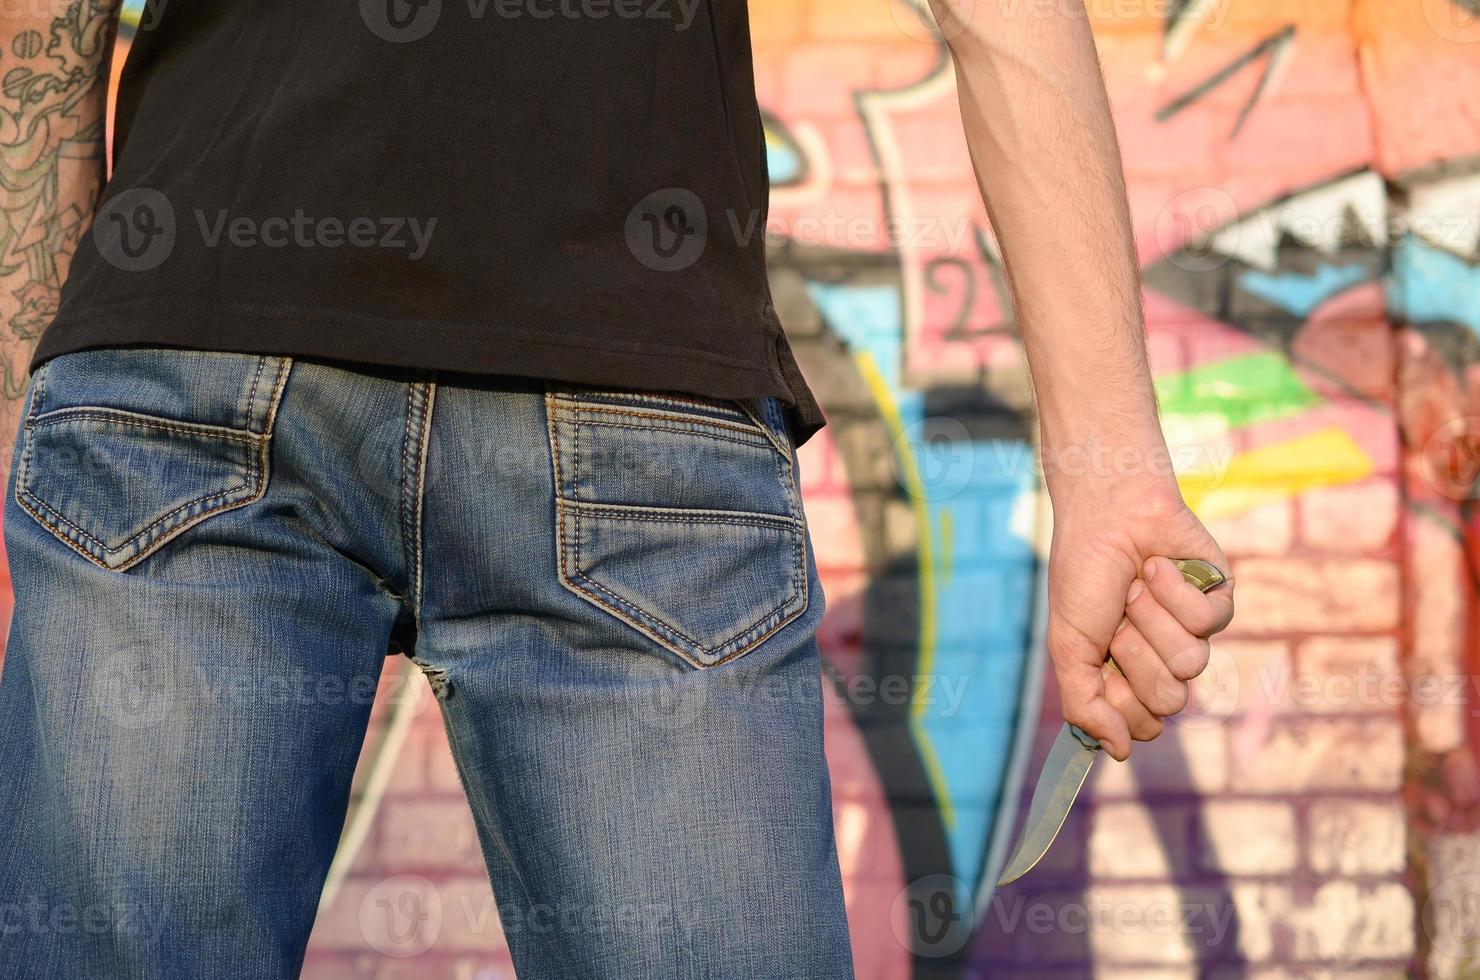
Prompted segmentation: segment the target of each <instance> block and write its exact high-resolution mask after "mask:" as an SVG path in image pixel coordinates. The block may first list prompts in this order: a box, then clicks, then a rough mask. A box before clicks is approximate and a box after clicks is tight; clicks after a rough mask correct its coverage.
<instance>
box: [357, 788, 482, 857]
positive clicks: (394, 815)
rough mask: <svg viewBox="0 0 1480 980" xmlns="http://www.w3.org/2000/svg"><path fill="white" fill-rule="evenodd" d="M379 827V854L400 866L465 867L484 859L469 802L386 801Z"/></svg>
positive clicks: (456, 800)
mask: <svg viewBox="0 0 1480 980" xmlns="http://www.w3.org/2000/svg"><path fill="white" fill-rule="evenodd" d="M379 825H380V852H381V854H382V855H384V857H385V859H386V860H388V861H393V862H395V864H397V865H399V866H402V867H414V868H449V869H451V868H466V867H468V866H469V865H470V864H476V863H479V862H481V860H482V852H481V851H480V850H479V847H478V835H477V830H476V828H475V827H474V824H473V814H472V812H471V811H470V810H469V809H468V804H467V801H466V800H462V799H432V800H428V801H425V802H412V801H403V800H399V799H390V800H386V801H385V802H384V803H383V804H382V808H381V814H380V820H379Z"/></svg>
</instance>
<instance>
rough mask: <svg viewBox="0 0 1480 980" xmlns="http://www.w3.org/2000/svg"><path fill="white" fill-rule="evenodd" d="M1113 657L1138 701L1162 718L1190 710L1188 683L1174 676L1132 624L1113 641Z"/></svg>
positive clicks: (1111, 650) (1126, 626)
mask: <svg viewBox="0 0 1480 980" xmlns="http://www.w3.org/2000/svg"><path fill="white" fill-rule="evenodd" d="M1110 655H1111V656H1112V657H1114V658H1115V663H1116V664H1117V665H1118V666H1119V667H1120V672H1121V673H1122V674H1124V675H1125V679H1126V680H1127V681H1128V682H1130V685H1131V691H1132V692H1134V693H1135V695H1136V700H1137V701H1140V702H1141V703H1142V704H1143V705H1145V706H1146V710H1147V711H1149V712H1151V713H1152V714H1153V715H1156V716H1157V717H1158V718H1165V717H1166V716H1167V715H1174V714H1176V713H1177V712H1179V711H1181V710H1182V709H1183V708H1185V707H1187V697H1188V691H1187V684H1186V683H1185V682H1183V681H1180V680H1178V679H1177V678H1175V677H1173V676H1172V672H1171V671H1170V670H1168V669H1167V665H1166V663H1165V662H1164V661H1163V660H1162V659H1161V656H1160V655H1159V654H1158V653H1157V652H1156V651H1155V650H1154V649H1152V647H1151V644H1150V643H1148V642H1146V638H1145V637H1144V636H1142V635H1141V631H1140V630H1138V629H1136V627H1135V626H1134V625H1133V624H1131V623H1126V625H1125V626H1123V627H1121V629H1120V632H1118V633H1116V634H1115V638H1114V639H1112V640H1111V641H1110Z"/></svg>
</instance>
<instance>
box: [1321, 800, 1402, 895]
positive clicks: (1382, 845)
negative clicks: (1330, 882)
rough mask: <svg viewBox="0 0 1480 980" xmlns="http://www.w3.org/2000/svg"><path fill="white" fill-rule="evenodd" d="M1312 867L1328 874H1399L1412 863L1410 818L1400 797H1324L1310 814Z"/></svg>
mask: <svg viewBox="0 0 1480 980" xmlns="http://www.w3.org/2000/svg"><path fill="white" fill-rule="evenodd" d="M1306 826H1307V836H1308V838H1309V841H1310V844H1309V854H1310V866H1311V869H1312V870H1313V871H1315V872H1317V873H1319V874H1327V875H1343V876H1352V875H1395V874H1400V873H1402V871H1403V869H1404V867H1405V865H1406V863H1407V821H1406V815H1405V814H1404V812H1403V806H1402V803H1401V802H1400V801H1399V800H1397V799H1394V800H1391V801H1386V802H1373V801H1370V800H1321V801H1318V802H1316V803H1313V804H1312V805H1311V808H1310V812H1309V814H1308V815H1307V818H1306Z"/></svg>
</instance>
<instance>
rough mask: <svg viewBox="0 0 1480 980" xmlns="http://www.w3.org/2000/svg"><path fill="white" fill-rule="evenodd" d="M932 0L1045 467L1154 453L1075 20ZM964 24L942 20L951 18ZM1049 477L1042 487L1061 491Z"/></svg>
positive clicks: (1089, 59)
mask: <svg viewBox="0 0 1480 980" xmlns="http://www.w3.org/2000/svg"><path fill="white" fill-rule="evenodd" d="M955 6H958V5H957V4H954V3H953V2H952V0H936V13H937V16H938V17H939V18H941V19H942V24H943V25H944V26H945V28H946V33H947V35H948V36H950V37H951V42H950V44H951V52H952V55H953V57H954V59H955V64H956V77H957V85H958V89H959V92H960V100H961V112H962V117H963V121H964V123H965V127H966V136H967V141H968V144H969V146H970V149H971V157H972V162H973V165H974V167H975V170H976V175H977V180H978V183H979V185H980V187H981V191H982V195H983V198H984V200H985V201H986V204H987V210H988V213H989V215H990V217H991V220H992V226H993V229H994V230H995V232H996V234H997V240H998V243H999V245H1000V247H1001V250H1002V256H1003V260H1004V264H1005V267H1006V273H1007V278H1008V283H1009V288H1010V289H1011V291H1012V296H1013V302H1014V307H1015V310H1016V315H1017V319H1018V323H1019V328H1020V330H1021V333H1022V337H1023V341H1024V344H1025V346H1026V348H1027V355H1028V362H1029V368H1030V370H1031V372H1032V377H1033V382H1034V388H1035V390H1036V394H1037V401H1038V410H1039V419H1040V426H1041V430H1042V437H1043V447H1044V450H1045V459H1046V460H1051V459H1053V458H1054V457H1055V456H1056V455H1063V454H1065V453H1076V452H1084V451H1088V452H1103V451H1111V450H1113V451H1119V450H1121V449H1124V448H1127V447H1129V448H1130V449H1132V450H1133V451H1137V452H1155V451H1157V450H1159V449H1160V448H1161V447H1163V445H1164V444H1163V441H1162V436H1161V430H1160V427H1159V425H1158V423H1157V419H1156V400H1155V395H1154V393H1153V390H1152V384H1151V374H1150V369H1149V367H1148V365H1147V361H1146V348H1145V336H1144V329H1143V325H1142V312H1141V297H1140V276H1139V270H1138V263H1137V260H1136V255H1135V248H1134V244H1133V241H1132V235H1131V229H1130V216H1129V208H1128V206H1127V203H1126V192H1125V180H1124V176H1123V173H1122V170H1121V163H1120V152H1119V147H1118V145H1117V142H1116V138H1115V129H1114V123H1113V122H1112V119H1111V115H1110V107H1109V100H1108V98H1107V96H1106V93H1105V86H1104V81H1103V79H1102V77H1101V75H1100V70H1099V63H1098V59H1097V57H1096V53H1095V48H1094V39H1093V37H1092V35H1091V32H1090V27H1089V23H1088V19H1087V17H1086V16H1085V13H1084V10H1083V8H1082V7H1080V6H1079V5H1078V4H1077V3H1076V2H1073V0H1066V2H1065V3H1059V4H1050V5H1041V4H1040V5H1023V4H1012V3H1006V2H1000V3H999V2H995V0H989V2H986V3H983V2H980V0H977V2H969V0H962V2H961V3H960V4H959V11H960V12H959V13H955V12H954V11H953V7H955ZM952 17H959V18H961V19H959V20H955V21H952V20H950V19H949V18H952ZM1054 469H1055V468H1054V467H1053V466H1050V467H1049V474H1048V478H1049V489H1050V491H1051V492H1053V491H1054V490H1055V485H1056V483H1057V482H1058V481H1057V480H1056V478H1055V472H1054Z"/></svg>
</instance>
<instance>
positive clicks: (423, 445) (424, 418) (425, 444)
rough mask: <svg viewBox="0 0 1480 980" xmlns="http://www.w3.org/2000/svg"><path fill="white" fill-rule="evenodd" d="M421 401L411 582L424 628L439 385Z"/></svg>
mask: <svg viewBox="0 0 1480 980" xmlns="http://www.w3.org/2000/svg"><path fill="white" fill-rule="evenodd" d="M420 401H421V431H420V434H419V436H418V438H417V442H418V448H417V457H416V499H415V500H414V501H413V502H412V513H413V518H412V521H413V523H412V528H411V538H412V550H413V555H414V558H415V572H414V578H413V579H412V582H411V589H412V593H411V595H412V599H411V602H412V607H411V608H412V614H413V616H414V617H415V619H416V623H417V625H418V626H420V625H421V599H422V577H423V576H422V568H423V557H422V519H423V518H422V515H423V511H424V501H425V496H426V471H427V453H428V451H429V450H430V447H431V443H432V413H433V411H434V410H435V406H436V403H437V385H436V382H432V381H429V382H426V383H425V384H424V385H423V388H422V397H421V399H420Z"/></svg>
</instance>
